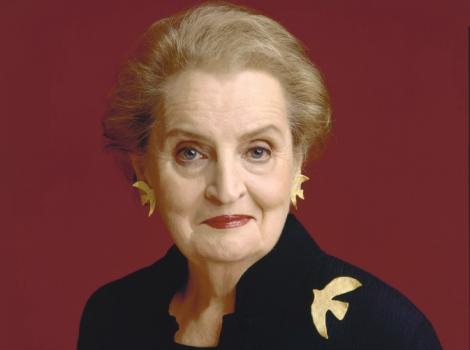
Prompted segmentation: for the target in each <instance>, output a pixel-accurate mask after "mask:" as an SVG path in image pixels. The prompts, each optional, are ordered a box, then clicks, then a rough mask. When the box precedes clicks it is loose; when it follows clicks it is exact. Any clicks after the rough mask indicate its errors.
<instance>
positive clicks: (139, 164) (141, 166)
mask: <svg viewBox="0 0 470 350" xmlns="http://www.w3.org/2000/svg"><path fill="white" fill-rule="evenodd" d="M129 158H130V160H131V164H132V168H133V169H134V173H135V177H136V178H137V180H139V181H147V177H146V176H145V173H146V171H145V170H146V169H145V161H144V157H143V156H142V155H139V154H135V153H132V154H130V155H129Z"/></svg>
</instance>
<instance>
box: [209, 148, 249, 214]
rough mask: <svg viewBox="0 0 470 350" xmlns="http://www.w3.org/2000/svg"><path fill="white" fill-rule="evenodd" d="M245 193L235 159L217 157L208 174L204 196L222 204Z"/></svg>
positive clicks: (228, 202) (233, 200) (232, 200)
mask: <svg viewBox="0 0 470 350" xmlns="http://www.w3.org/2000/svg"><path fill="white" fill-rule="evenodd" d="M245 193H246V187H245V184H244V181H243V178H242V174H241V171H240V170H239V169H238V168H237V163H236V161H235V160H234V159H233V157H230V156H224V157H219V158H218V159H217V161H216V162H214V166H213V168H212V172H211V174H210V179H209V181H208V185H207V188H206V192H205V195H206V198H207V199H209V200H210V201H212V202H215V203H216V204H218V205H223V204H230V203H233V202H235V201H237V200H238V199H239V198H241V197H243V196H244V194H245Z"/></svg>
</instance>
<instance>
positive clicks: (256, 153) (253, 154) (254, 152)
mask: <svg viewBox="0 0 470 350" xmlns="http://www.w3.org/2000/svg"><path fill="white" fill-rule="evenodd" d="M248 153H249V156H250V158H251V159H254V160H267V159H266V158H268V157H269V156H271V151H270V150H269V149H267V148H264V147H260V146H257V147H253V148H250V149H249V151H248Z"/></svg>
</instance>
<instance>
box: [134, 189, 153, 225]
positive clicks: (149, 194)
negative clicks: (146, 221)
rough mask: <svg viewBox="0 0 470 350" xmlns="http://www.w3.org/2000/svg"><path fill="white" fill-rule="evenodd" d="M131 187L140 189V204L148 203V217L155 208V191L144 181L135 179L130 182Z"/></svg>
mask: <svg viewBox="0 0 470 350" xmlns="http://www.w3.org/2000/svg"><path fill="white" fill-rule="evenodd" d="M132 187H135V188H137V189H139V190H140V191H142V192H143V193H141V194H140V203H141V204H142V205H145V204H147V203H148V204H149V217H150V216H151V215H152V214H153V212H154V210H155V204H156V201H155V193H154V192H153V189H151V188H150V187H149V185H147V183H146V182H145V181H136V182H134V183H133V184H132Z"/></svg>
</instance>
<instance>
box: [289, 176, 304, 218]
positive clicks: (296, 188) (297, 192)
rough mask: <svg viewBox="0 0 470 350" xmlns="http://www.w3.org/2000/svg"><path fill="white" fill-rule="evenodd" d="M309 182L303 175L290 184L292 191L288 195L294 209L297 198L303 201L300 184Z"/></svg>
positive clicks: (302, 191)
mask: <svg viewBox="0 0 470 350" xmlns="http://www.w3.org/2000/svg"><path fill="white" fill-rule="evenodd" d="M307 180H309V178H308V177H307V176H305V175H302V174H300V175H297V176H296V177H295V179H294V183H293V184H292V190H291V193H290V200H291V202H292V205H293V206H294V208H295V209H297V196H298V197H299V198H301V199H304V190H303V189H302V188H301V186H302V182H305V181H307Z"/></svg>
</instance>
